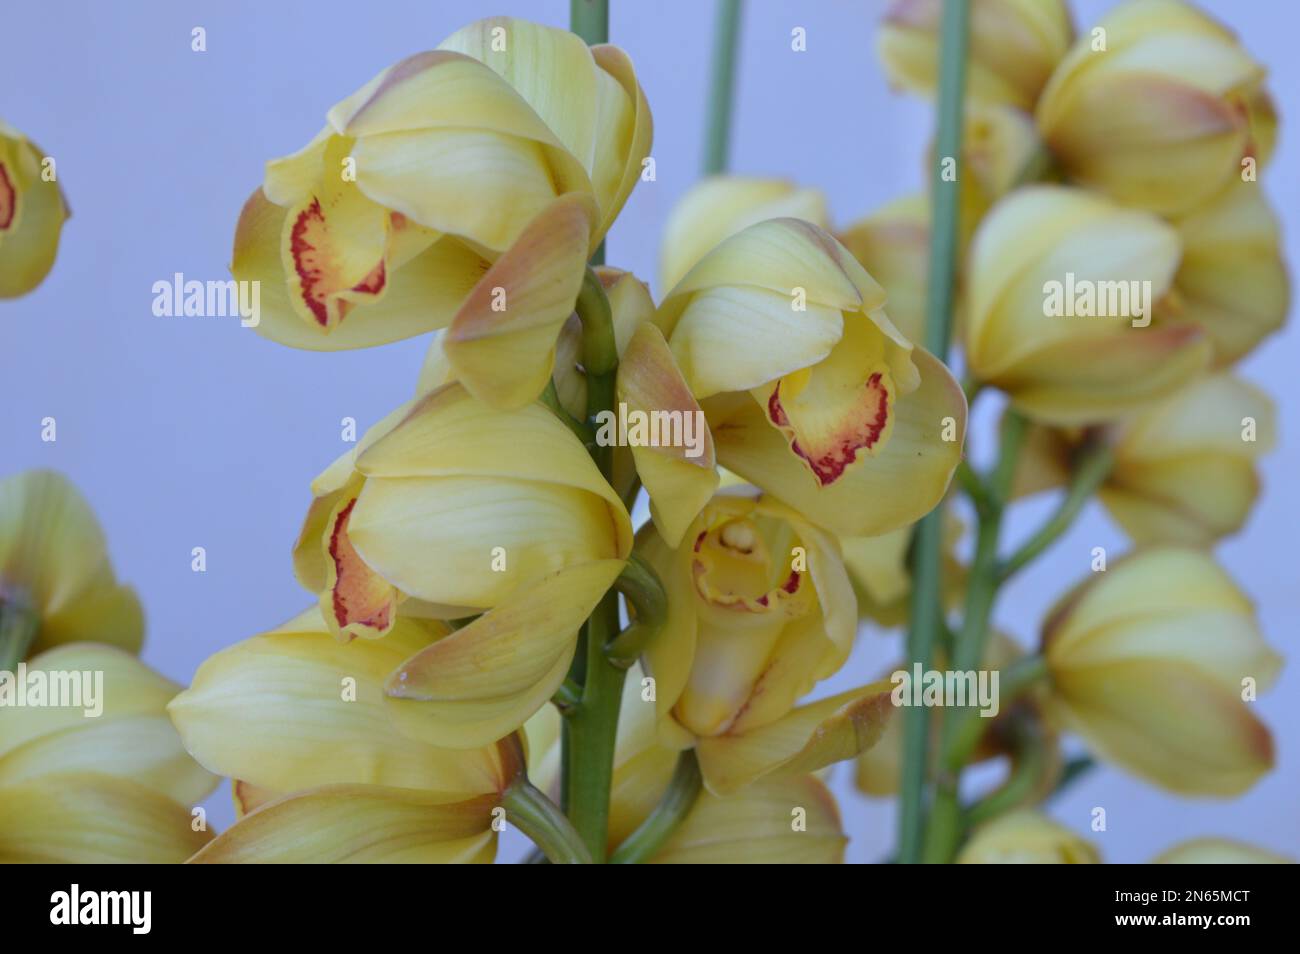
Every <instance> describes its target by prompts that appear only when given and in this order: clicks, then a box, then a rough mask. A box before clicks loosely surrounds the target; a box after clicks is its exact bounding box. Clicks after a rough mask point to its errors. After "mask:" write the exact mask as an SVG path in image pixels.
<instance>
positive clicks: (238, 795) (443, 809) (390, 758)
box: [168, 608, 518, 863]
mask: <svg viewBox="0 0 1300 954" xmlns="http://www.w3.org/2000/svg"><path fill="white" fill-rule="evenodd" d="M447 633H448V627H447V626H446V625H445V624H443V623H440V622H436V621H432V620H427V619H415V618H410V617H403V618H402V619H399V620H397V621H396V623H395V624H394V626H393V628H392V631H391V632H390V633H389V635H388V638H386V639H382V640H356V641H353V642H351V643H340V642H338V641H337V640H336V639H334V638H333V636H332V635H331V633H330V631H329V629H328V628H327V627H326V625H325V620H324V619H323V618H322V616H321V613H320V611H319V609H316V608H313V609H311V610H308V611H307V612H305V613H302V614H301V615H300V616H298V617H296V618H295V619H293V620H291V621H289V622H288V623H286V624H285V625H283V626H280V627H279V628H277V629H274V630H271V631H270V632H267V633H263V634H261V635H259V636H254V637H253V638H252V639H248V640H245V641H243V642H241V643H237V644H236V645H234V646H232V647H230V648H229V649H225V650H222V651H221V652H219V653H217V654H216V655H215V656H213V657H211V658H210V659H208V660H207V661H206V662H205V663H204V664H203V665H202V666H201V667H199V671H198V672H197V673H196V674H195V677H194V684H193V686H191V687H190V688H189V689H187V690H185V691H184V692H182V693H181V694H180V695H179V696H177V697H176V698H175V699H174V700H173V701H172V703H171V705H170V706H169V707H168V711H169V713H170V714H171V717H172V721H173V722H174V723H175V724H176V728H177V729H178V730H179V731H180V734H181V738H182V739H183V740H184V743H185V747H186V748H187V749H189V751H190V753H191V754H192V755H193V756H194V757H195V758H196V759H197V760H198V761H199V762H200V763H202V764H203V765H205V766H207V767H208V768H210V769H211V770H212V771H214V772H217V773H219V774H221V775H225V776H228V777H230V778H231V779H232V781H233V784H234V794H235V806H236V809H237V811H238V812H239V815H240V817H239V820H238V821H237V822H236V824H235V825H233V826H232V827H231V828H229V829H227V830H226V831H225V832H223V833H222V835H221V836H220V837H218V838H217V839H216V840H214V841H213V842H212V843H211V844H210V845H209V846H208V847H207V848H206V849H204V850H203V851H202V852H200V853H199V854H198V855H197V856H196V857H195V858H194V860H195V861H196V862H213V863H215V862H249V861H255V862H311V863H317V862H341V861H349V862H381V861H382V862H453V861H454V862H490V861H491V860H492V859H493V857H494V856H495V854H496V831H495V830H494V829H493V825H492V822H493V811H494V809H497V808H498V807H499V805H500V798H501V792H502V791H503V790H504V788H505V786H506V785H507V784H508V783H509V782H510V781H511V779H512V778H513V775H514V772H515V771H516V770H517V768H518V766H514V765H512V764H511V754H510V751H509V749H508V748H507V747H504V746H502V747H498V746H495V745H488V746H484V747H480V748H473V749H464V750H455V751H453V750H449V749H444V748H440V747H437V746H433V745H429V744H427V743H425V742H422V741H419V740H417V739H415V738H412V737H410V736H408V735H406V734H404V733H403V732H401V731H399V727H398V725H397V724H395V723H394V722H393V721H392V720H391V718H390V716H391V705H392V703H391V702H390V701H389V700H387V699H386V698H385V697H384V690H383V685H384V680H385V679H386V678H387V677H388V675H389V673H390V672H392V670H393V669H394V668H396V667H397V666H399V665H400V664H401V663H402V662H403V660H405V659H406V658H407V657H409V656H411V655H413V654H415V653H418V652H419V651H420V650H422V649H424V648H426V647H427V646H429V645H431V644H436V643H437V641H439V640H442V639H445V638H447Z"/></svg>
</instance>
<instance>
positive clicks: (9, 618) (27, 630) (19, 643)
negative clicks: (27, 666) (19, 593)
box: [0, 600, 40, 672]
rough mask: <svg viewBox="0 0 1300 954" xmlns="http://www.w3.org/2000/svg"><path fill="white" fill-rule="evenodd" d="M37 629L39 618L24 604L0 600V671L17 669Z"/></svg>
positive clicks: (34, 638)
mask: <svg viewBox="0 0 1300 954" xmlns="http://www.w3.org/2000/svg"><path fill="white" fill-rule="evenodd" d="M39 630H40V620H39V619H38V618H37V616H36V614H35V613H33V612H32V611H31V610H30V609H28V608H27V606H26V605H24V604H23V603H20V602H18V601H16V600H9V601H5V600H0V672H16V671H17V670H18V664H19V663H20V662H22V661H23V660H24V659H26V658H27V653H28V651H29V650H30V649H31V648H32V643H34V642H35V641H36V634H37V632H38V631H39Z"/></svg>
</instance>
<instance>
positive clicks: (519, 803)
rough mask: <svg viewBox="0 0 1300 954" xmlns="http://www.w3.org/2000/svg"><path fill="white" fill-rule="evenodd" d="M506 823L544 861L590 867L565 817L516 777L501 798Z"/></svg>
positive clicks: (531, 786)
mask: <svg viewBox="0 0 1300 954" xmlns="http://www.w3.org/2000/svg"><path fill="white" fill-rule="evenodd" d="M501 805H502V806H503V807H504V808H505V810H506V820H507V821H509V822H510V823H512V824H513V825H514V826H515V827H516V828H518V829H519V830H520V831H522V832H523V833H524V834H525V835H527V836H528V837H529V838H531V839H532V841H533V844H535V845H536V846H537V847H538V848H539V849H541V852H542V854H543V855H545V856H546V860H547V861H549V862H551V864H555V865H589V864H591V853H590V852H589V851H588V850H587V846H586V845H585V844H583V841H582V839H581V838H580V837H578V833H577V832H576V831H574V829H573V826H572V825H571V824H569V820H568V819H567V818H565V817H564V813H563V812H561V811H560V810H559V809H558V808H556V807H555V803H554V802H552V801H551V800H550V799H549V798H547V797H546V796H545V795H543V794H542V793H541V792H540V791H538V790H537V789H536V788H535V787H534V786H533V784H532V783H531V782H529V781H528V779H527V777H525V776H522V775H521V776H519V777H518V778H517V779H515V781H514V782H512V783H511V784H510V786H509V787H507V788H506V790H505V792H503V793H502V795H501Z"/></svg>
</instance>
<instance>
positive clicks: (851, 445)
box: [767, 372, 889, 487]
mask: <svg viewBox="0 0 1300 954" xmlns="http://www.w3.org/2000/svg"><path fill="white" fill-rule="evenodd" d="M863 387H865V388H866V389H867V390H868V391H879V394H880V400H879V403H878V404H877V406H876V413H875V414H874V415H873V416H872V417H871V418H869V419H867V420H865V421H862V422H860V423H859V424H858V426H857V427H855V428H853V429H852V430H851V431H850V432H849V434H848V436H847V437H843V438H841V439H840V440H839V441H838V442H837V443H836V445H835V446H834V447H832V448H830V449H829V450H826V451H824V452H822V453H820V454H818V455H817V456H816V457H814V456H812V455H811V454H809V453H808V452H807V451H806V450H804V448H803V447H802V446H801V445H800V443H799V441H798V439H797V438H791V439H790V450H792V451H794V453H796V454H798V455H799V456H800V457H802V458H803V459H804V460H805V461H806V462H807V464H808V466H809V467H811V468H812V472H813V475H814V476H815V477H816V478H817V482H818V483H819V484H821V486H823V487H825V486H827V485H829V484H833V483H835V481H837V480H839V479H840V476H841V475H842V474H843V473H844V469H845V468H846V467H848V466H849V464H851V463H853V462H854V461H855V460H857V457H858V451H859V450H861V449H862V448H868V449H870V448H872V447H874V446H875V445H876V442H877V441H878V440H880V435H881V433H882V432H883V431H884V430H885V424H887V423H888V421H889V394H888V393H887V392H886V391H885V390H884V389H882V388H881V387H880V372H876V373H875V374H873V375H871V377H869V378H868V379H867V380H866V383H865V384H864V385H863ZM780 394H781V386H780V385H779V384H778V385H777V387H776V389H775V390H774V391H773V392H772V397H771V398H770V399H769V400H768V402H767V406H768V417H770V418H771V419H772V423H774V424H776V425H777V426H778V427H786V426H788V425H789V418H788V417H787V415H786V413H785V408H784V407H782V406H781V398H780Z"/></svg>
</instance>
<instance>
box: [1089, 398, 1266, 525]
mask: <svg viewBox="0 0 1300 954" xmlns="http://www.w3.org/2000/svg"><path fill="white" fill-rule="evenodd" d="M1274 431H1275V425H1274V415H1273V402H1272V401H1270V400H1269V399H1268V396H1267V395H1265V394H1264V393H1263V392H1261V391H1260V390H1259V389H1257V388H1255V387H1252V386H1251V385H1250V384H1248V383H1246V382H1245V381H1242V380H1241V379H1240V378H1236V377H1233V376H1232V375H1229V374H1217V375H1212V376H1209V377H1205V378H1201V379H1198V380H1196V381H1194V382H1193V383H1192V384H1190V385H1189V386H1188V387H1186V388H1184V389H1183V390H1181V391H1179V392H1177V393H1176V394H1174V395H1173V396H1171V397H1169V398H1166V399H1165V400H1164V401H1161V402H1160V403H1159V404H1157V405H1156V406H1154V407H1152V408H1150V409H1149V410H1146V411H1143V412H1141V413H1140V414H1138V415H1136V416H1135V417H1133V418H1131V419H1129V420H1127V421H1125V422H1124V423H1123V424H1122V425H1121V426H1120V428H1119V436H1118V439H1117V441H1116V443H1115V448H1114V452H1115V467H1114V469H1113V470H1112V471H1111V474H1110V476H1109V477H1108V478H1107V480H1106V483H1105V484H1104V485H1103V486H1102V488H1101V491H1100V494H1099V496H1100V498H1101V501H1102V503H1103V504H1105V505H1106V509H1108V510H1109V511H1110V512H1111V515H1112V516H1114V517H1115V519H1116V520H1117V521H1118V522H1119V524H1120V526H1121V527H1123V528H1124V532H1125V533H1127V534H1128V536H1129V538H1130V539H1131V540H1132V541H1133V542H1134V543H1137V544H1144V543H1154V542H1161V543H1187V544H1209V543H1212V542H1214V541H1215V540H1216V539H1218V538H1219V537H1223V536H1226V535H1228V534H1231V533H1235V532H1236V531H1237V530H1240V529H1241V526H1242V524H1243V523H1245V521H1246V517H1247V516H1248V515H1249V513H1250V508H1251V506H1252V505H1253V504H1254V502H1255V497H1256V496H1257V495H1258V493H1259V478H1258V477H1257V476H1256V473H1255V461H1256V460H1257V459H1258V458H1259V457H1261V456H1262V455H1264V454H1266V453H1268V452H1269V451H1270V450H1271V449H1272V447H1273V441H1274Z"/></svg>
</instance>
